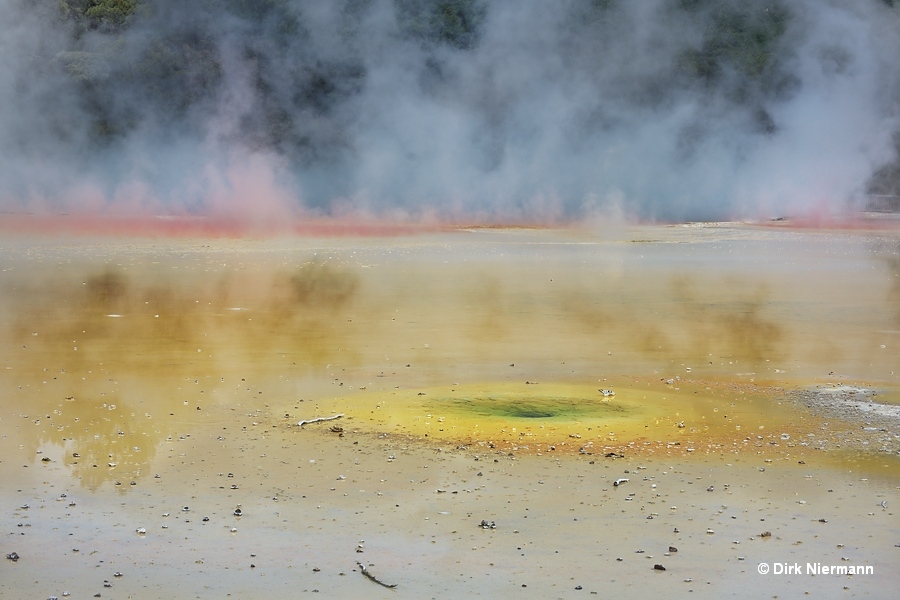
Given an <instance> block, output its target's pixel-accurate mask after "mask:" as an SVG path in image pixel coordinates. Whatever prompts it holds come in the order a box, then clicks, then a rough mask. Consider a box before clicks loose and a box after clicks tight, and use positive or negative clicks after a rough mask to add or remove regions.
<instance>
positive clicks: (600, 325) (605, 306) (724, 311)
mask: <svg viewBox="0 0 900 600" xmlns="http://www.w3.org/2000/svg"><path fill="white" fill-rule="evenodd" d="M726 288H727V290H728V296H727V297H726V298H724V299H723V298H721V297H720V296H721V295H722V293H723V292H722V291H720V290H719V289H717V288H715V287H713V286H712V285H704V284H703V283H702V282H701V281H700V280H698V279H697V278H695V277H692V276H690V275H686V274H683V275H676V276H674V277H672V278H671V279H670V280H669V283H668V287H667V288H663V289H659V290H644V291H643V292H641V293H644V294H647V295H651V294H655V295H657V296H658V297H662V299H664V300H665V302H663V303H661V305H660V306H659V308H660V310H662V311H664V312H662V313H660V312H658V311H654V313H653V314H652V315H651V314H648V313H646V312H645V313H643V314H642V313H639V312H637V311H636V310H635V308H634V303H633V302H632V301H630V300H629V299H628V298H627V297H626V296H624V295H620V294H619V293H617V291H616V290H606V289H604V290H602V291H601V292H599V293H591V292H590V291H588V290H585V289H581V290H574V291H570V292H568V293H566V294H565V295H564V296H562V298H561V302H562V306H563V309H564V311H565V312H566V313H568V314H569V315H570V317H571V318H572V320H573V323H574V324H576V325H577V326H579V327H587V328H588V330H589V331H590V332H591V333H592V334H593V335H596V336H600V337H602V338H605V339H607V340H608V343H609V344H610V345H614V346H615V347H618V348H622V347H624V348H626V349H629V350H631V351H635V352H638V353H640V354H642V355H646V356H650V357H654V358H656V359H658V360H666V361H668V360H675V359H677V360H693V361H699V360H703V361H705V360H706V359H707V357H710V356H714V357H716V358H725V359H729V360H735V359H736V360H738V361H746V362H749V363H750V364H758V363H761V362H763V361H765V360H775V359H780V358H782V357H783V356H784V350H783V348H782V347H781V342H782V340H783V333H782V327H781V326H780V325H779V324H778V323H776V322H775V321H773V320H771V319H769V318H767V317H766V316H765V315H764V314H763V311H764V307H765V304H766V302H767V300H768V298H769V295H770V294H769V292H768V290H767V289H766V287H765V286H764V285H760V286H759V287H757V288H755V289H754V288H750V289H748V288H747V287H746V286H744V285H741V284H740V282H735V281H730V282H728V284H727V286H726ZM622 293H624V292H622ZM645 310H647V309H646V307H645Z"/></svg>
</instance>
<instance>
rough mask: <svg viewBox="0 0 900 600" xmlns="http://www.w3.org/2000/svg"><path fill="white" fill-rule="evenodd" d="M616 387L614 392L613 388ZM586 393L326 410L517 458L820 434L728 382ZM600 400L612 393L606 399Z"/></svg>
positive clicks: (398, 396)
mask: <svg viewBox="0 0 900 600" xmlns="http://www.w3.org/2000/svg"><path fill="white" fill-rule="evenodd" d="M613 383H615V385H612V384H613ZM602 384H603V385H604V386H606V387H601V386H600V385H597V384H587V383H553V382H551V383H531V382H528V383H484V384H471V385H464V386H453V387H433V388H422V389H410V390H393V391H390V392H374V393H367V392H365V391H361V392H359V393H357V394H354V395H350V396H346V397H343V398H340V399H334V400H331V401H325V402H322V403H320V408H321V409H322V410H331V411H334V413H340V414H345V415H346V417H347V418H348V419H349V420H348V421H347V422H348V423H352V427H354V428H356V429H358V430H361V431H369V432H374V433H379V434H401V435H407V436H411V437H415V438H421V439H425V438H430V439H433V440H446V441H452V442H458V443H460V444H467V443H485V444H488V445H491V446H494V445H502V446H504V447H509V446H514V447H515V448H516V449H518V450H532V451H540V450H542V449H543V450H563V449H564V448H571V449H578V450H580V451H582V452H584V451H586V450H587V449H589V448H590V447H591V446H592V445H594V444H600V445H602V446H604V447H609V448H614V447H618V446H621V445H635V444H638V445H650V446H659V445H663V446H667V447H678V446H682V445H684V448H685V450H687V449H691V450H693V447H694V446H697V445H703V446H709V445H711V446H715V447H717V448H721V447H723V446H726V445H727V446H736V445H739V444H744V443H747V442H758V441H761V440H778V441H781V442H783V441H787V440H790V439H791V438H794V439H796V437H797V436H798V435H800V434H801V433H802V432H804V431H811V430H814V429H815V428H816V427H817V425H818V422H817V421H816V420H815V418H814V417H812V416H810V415H805V414H798V412H797V411H796V407H794V406H793V405H791V404H790V403H788V402H784V401H783V399H782V398H781V397H780V396H779V394H781V395H783V390H779V389H775V388H768V387H765V386H755V385H740V384H735V383H726V382H708V381H683V380H680V381H675V380H653V379H632V380H621V381H615V382H613V381H603V382H602ZM603 390H608V391H612V392H614V395H606V396H604V394H603Z"/></svg>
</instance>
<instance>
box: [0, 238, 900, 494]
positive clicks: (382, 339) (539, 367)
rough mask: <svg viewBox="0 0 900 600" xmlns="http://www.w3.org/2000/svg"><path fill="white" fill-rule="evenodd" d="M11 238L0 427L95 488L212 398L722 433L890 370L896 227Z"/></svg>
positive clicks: (435, 426) (880, 380) (511, 428)
mask: <svg viewBox="0 0 900 600" xmlns="http://www.w3.org/2000/svg"><path fill="white" fill-rule="evenodd" d="M4 246H5V247H4V249H3V254H2V263H3V264H2V269H3V270H2V272H0V277H2V295H0V315H2V317H3V323H2V325H3V327H4V330H5V334H4V336H3V340H5V341H4V343H3V345H2V348H0V362H2V365H3V367H4V369H3V371H2V372H0V385H2V386H3V390H4V400H3V414H2V421H0V427H2V431H3V433H4V434H5V435H6V436H8V437H9V436H12V437H13V438H15V439H16V440H18V443H20V444H23V445H24V446H26V447H28V448H29V449H30V450H32V451H36V450H37V449H39V448H43V449H44V450H45V451H47V452H50V451H51V449H52V448H53V447H56V448H62V447H64V448H65V451H66V452H65V454H66V458H65V461H66V462H67V463H70V464H71V465H72V466H73V468H74V469H75V471H76V472H79V473H81V477H82V481H83V482H84V483H85V484H86V485H88V486H89V487H95V486H96V485H98V484H99V483H101V482H102V481H104V480H107V479H111V478H113V477H123V478H126V479H132V478H137V477H144V476H146V474H147V472H146V467H147V464H148V463H149V462H150V461H151V460H152V458H153V456H154V455H155V453H156V448H157V446H158V445H159V444H160V443H161V442H163V441H164V440H166V439H168V438H170V437H171V436H174V435H176V434H178V433H179V431H183V430H185V429H189V428H190V427H192V426H194V425H196V426H202V425H203V424H204V423H207V424H208V421H207V420H206V419H205V413H203V412H202V411H203V410H204V409H207V410H208V408H209V407H210V406H211V405H217V406H228V407H229V408H230V409H232V410H233V411H235V412H243V413H246V414H255V413H256V412H259V413H265V414H266V415H267V416H268V417H269V418H271V417H272V416H273V415H275V416H281V415H290V418H291V419H294V420H299V419H298V418H311V417H313V416H322V415H321V414H319V413H320V412H321V411H325V412H327V411H329V410H331V411H333V412H346V413H348V414H349V416H351V417H353V416H356V417H357V418H356V421H355V423H354V425H358V426H361V427H364V428H365V427H366V426H367V423H368V429H370V430H377V429H379V428H382V429H383V430H384V431H386V432H388V433H407V434H411V435H414V436H419V437H422V436H424V435H425V434H428V435H430V436H433V437H438V438H453V437H454V436H456V437H457V439H458V441H460V442H461V443H463V442H471V441H477V440H489V441H500V440H506V441H509V442H514V441H516V440H515V438H517V437H522V438H524V437H536V436H537V437H536V439H535V440H533V441H534V442H538V441H539V442H541V443H545V444H550V445H557V444H560V443H566V442H569V443H570V445H577V443H578V442H577V439H578V438H570V437H569V436H570V435H572V436H574V435H578V436H583V437H582V439H583V440H584V441H585V442H587V441H592V442H594V443H599V442H606V443H610V442H615V443H627V442H628V441H633V440H638V439H641V440H646V439H649V440H652V441H654V442H661V443H666V442H669V441H677V440H679V439H681V438H684V437H685V436H686V435H687V434H691V433H692V432H693V433H699V434H702V435H699V438H700V439H703V440H710V439H713V438H715V439H716V441H717V442H718V443H721V442H723V441H727V440H729V439H732V438H733V439H742V438H743V437H744V436H745V434H748V433H750V432H751V431H752V432H753V433H754V434H755V433H757V432H758V430H763V429H765V428H766V427H768V429H767V430H765V432H766V434H771V435H781V434H783V433H785V432H787V433H788V434H789V433H791V432H792V431H787V430H788V429H792V430H795V429H796V425H797V423H796V422H795V421H796V419H794V418H793V413H792V412H791V409H788V408H786V407H783V406H781V407H780V405H779V404H778V403H776V402H772V401H771V400H769V399H767V398H769V397H770V396H771V393H767V392H766V390H767V389H768V388H770V387H772V386H787V387H791V386H796V385H803V384H808V383H811V382H823V381H824V382H830V381H835V382H850V383H854V384H865V386H867V387H875V388H879V389H882V390H884V392H885V393H884V394H882V396H883V397H884V398H885V399H888V400H889V399H890V398H892V397H893V396H894V395H896V391H895V389H896V387H897V384H898V382H900V361H898V360H897V358H896V357H897V355H898V352H897V350H898V345H900V258H898V256H900V255H898V252H900V250H898V248H900V240H898V236H897V235H896V234H895V233H892V232H887V233H876V234H873V233H858V232H856V233H834V232H829V233H817V232H792V231H782V230H767V229H754V228H750V227H741V226H733V227H726V226H717V227H705V228H698V227H653V228H641V229H635V230H632V231H623V232H618V233H617V235H616V236H615V237H613V236H610V235H608V234H607V235H606V237H605V238H604V237H602V236H597V235H591V234H590V233H588V232H556V231H534V230H508V231H478V232H453V233H444V234H430V235H423V236H413V237H408V238H387V239H337V240H318V239H306V240H264V241H244V240H211V241H204V242H202V243H201V242H193V241H190V240H184V241H179V240H174V241H154V240H148V241H140V240H138V241H134V240H117V239H99V240H89V241H88V240H80V239H74V240H70V241H68V242H60V241H59V240H54V239H22V238H11V239H10V240H7V241H6V242H5V243H4ZM729 386H735V387H733V389H732V388H731V387H729ZM742 386H743V387H742ZM748 386H749V387H748ZM760 386H761V387H762V388H765V389H764V390H763V391H761V390H760V389H757V388H759V387H760ZM607 388H610V389H612V390H613V391H615V392H616V396H612V397H609V398H604V397H603V396H602V394H601V393H600V390H601V389H607ZM751 388H752V389H751ZM310 402H314V403H315V404H312V405H311V404H310ZM301 403H303V404H301ZM754 403H755V404H754ZM319 406H321V408H318V407H319ZM372 407H375V408H372ZM376 410H377V418H376V417H373V416H369V415H366V414H365V413H366V412H369V413H371V415H375V414H376V413H375V411H376ZM529 410H534V411H536V412H534V414H527V413H528V411H529ZM354 412H358V413H359V414H358V415H353V414H350V413H354ZM729 413H730V414H729ZM328 414H331V413H328ZM428 415H433V418H432V417H429V416H428ZM538 417H539V418H538ZM439 419H440V420H441V421H443V425H444V426H443V427H439V425H440V424H441V421H439ZM792 421H794V422H793V425H794V426H795V427H793V428H791V427H788V425H789V424H791V423H792ZM539 422H540V423H539ZM679 424H682V425H684V427H678V425H679ZM811 426H812V425H811ZM540 430H543V431H540ZM551 432H553V433H551ZM525 441H528V440H525ZM522 445H525V444H522ZM532 445H533V444H532ZM74 453H77V454H78V455H79V457H77V458H75V457H74ZM110 463H114V464H115V465H116V466H115V470H108V469H107V468H103V469H102V470H99V471H98V470H96V469H95V468H94V467H93V465H95V464H99V465H101V466H105V465H108V464H110ZM87 464H90V465H91V467H90V468H86V467H85V465H87ZM98 468H99V467H98Z"/></svg>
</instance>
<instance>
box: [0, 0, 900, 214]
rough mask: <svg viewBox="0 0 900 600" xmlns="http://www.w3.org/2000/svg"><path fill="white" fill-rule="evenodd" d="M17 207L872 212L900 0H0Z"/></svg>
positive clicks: (5, 154)
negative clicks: (867, 201) (896, 0)
mask: <svg viewBox="0 0 900 600" xmlns="http://www.w3.org/2000/svg"><path fill="white" fill-rule="evenodd" d="M0 11H2V14H3V15H4V18H3V19H2V23H0V50H2V54H3V56H4V59H3V61H2V62H0V210H3V211H6V212H39V213H40V212H50V213H54V212H88V213H123V214H196V215H209V214H218V215H231V216H235V217H237V218H240V219H246V220H254V219H263V220H264V219H280V218H283V217H302V216H304V215H333V216H341V215H347V214H353V215H375V216H378V217H382V218H391V217H402V218H407V219H410V218H412V219H421V218H440V219H450V220H475V219H480V220H485V221H496V220H531V221H559V220H568V219H578V218H582V217H585V216H590V215H591V214H592V213H594V212H597V211H604V210H615V211H617V212H620V213H621V212H624V213H626V214H628V215H631V216H635V217H640V218H649V219H664V220H668V219H723V218H735V217H750V216H781V215H785V214H792V213H794V214H795V213H800V212H809V211H813V210H824V211H835V210H840V209H845V208H847V207H848V206H849V207H854V206H855V207H859V206H860V204H861V203H862V202H863V201H864V196H865V194H866V192H867V191H869V190H871V182H872V176H873V174H874V173H876V172H877V171H878V170H879V169H881V170H882V172H883V171H884V169H885V168H892V167H885V165H891V164H896V163H895V161H897V160H898V157H897V149H898V146H900V142H898V140H900V66H898V63H897V57H898V56H900V9H898V8H896V7H894V6H893V3H892V2H889V1H885V0H774V1H769V2H742V1H738V0H734V1H725V2H723V1H713V0H642V1H640V2H626V1H624V0H560V1H557V2H550V3H548V2H543V1H540V0H495V1H493V2H487V1H480V0H444V1H441V0H334V1H331V2H313V1H306V0H204V1H198V2H180V1H176V0H121V1H115V2H114V1H111V0H105V1H104V0H62V1H61V2H58V1H57V0H53V1H50V0H38V1H35V0H31V1H26V0H0Z"/></svg>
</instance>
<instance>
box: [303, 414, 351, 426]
mask: <svg viewBox="0 0 900 600" xmlns="http://www.w3.org/2000/svg"><path fill="white" fill-rule="evenodd" d="M343 416H344V414H343V413H340V414H337V415H334V416H332V417H316V418H315V419H304V420H302V421H300V422H299V423H297V427H303V426H304V425H308V424H310V423H318V422H319V421H334V420H335V419H340V418H341V417H343Z"/></svg>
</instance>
